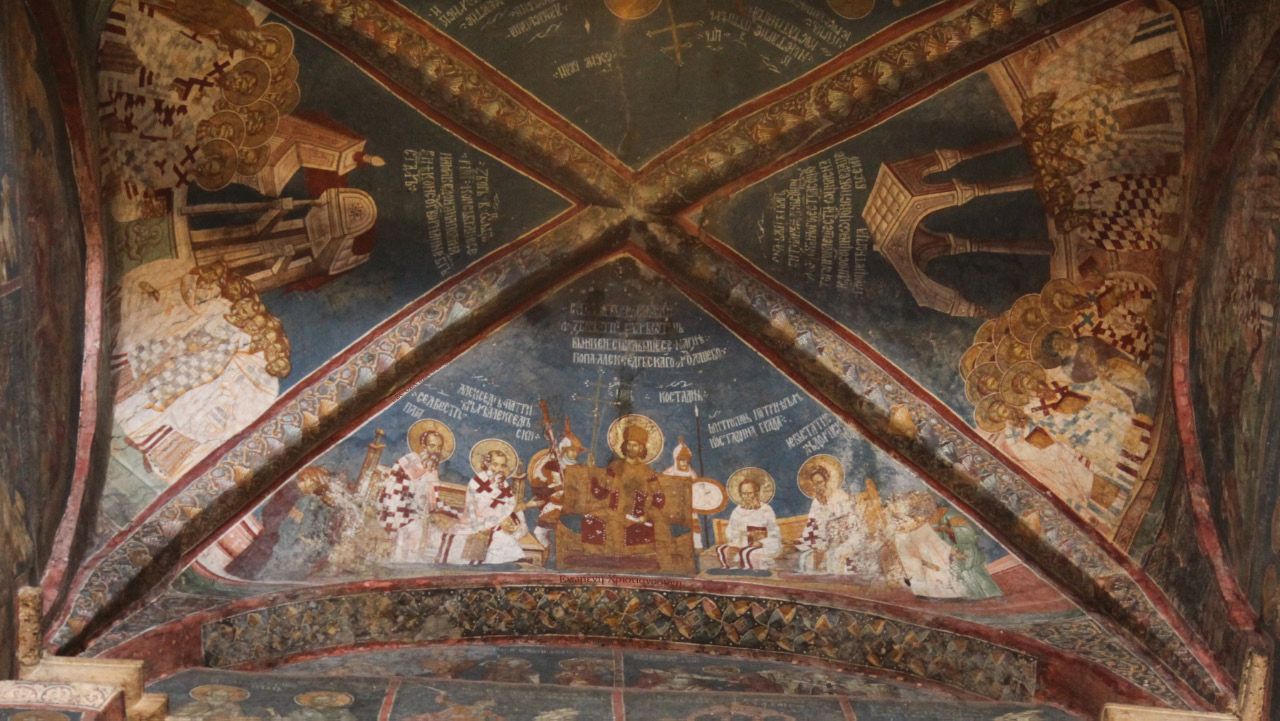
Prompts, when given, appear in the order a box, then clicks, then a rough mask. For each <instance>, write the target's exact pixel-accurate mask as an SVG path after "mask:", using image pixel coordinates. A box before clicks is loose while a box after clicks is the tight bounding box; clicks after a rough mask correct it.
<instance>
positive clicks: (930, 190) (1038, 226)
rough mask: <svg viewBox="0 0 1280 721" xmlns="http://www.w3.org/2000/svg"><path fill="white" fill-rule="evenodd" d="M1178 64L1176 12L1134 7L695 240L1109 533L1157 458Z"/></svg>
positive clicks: (975, 83)
mask: <svg viewBox="0 0 1280 721" xmlns="http://www.w3.org/2000/svg"><path fill="white" fill-rule="evenodd" d="M1187 63H1188V61H1187V55H1186V50H1185V48H1184V47H1183V44H1182V41H1181V39H1180V36H1179V34H1178V26H1177V23H1176V19H1175V17H1174V16H1173V15H1172V14H1170V13H1163V12H1157V11H1154V10H1150V9H1148V8H1147V7H1146V6H1143V5H1138V4H1126V5H1123V6H1121V7H1119V8H1117V9H1114V10H1111V11H1109V12H1107V13H1105V14H1103V15H1101V16H1099V17H1098V18H1096V19H1095V20H1093V21H1091V22H1089V23H1085V24H1084V25H1082V26H1078V27H1076V28H1072V29H1071V30H1068V31H1065V32H1063V33H1060V34H1059V35H1057V36H1055V37H1054V38H1053V39H1052V40H1049V41H1045V42H1042V43H1040V44H1037V45H1034V46H1032V47H1030V48H1028V49H1027V50H1024V51H1022V52H1020V53H1017V54H1015V55H1013V56H1011V57H1009V58H1006V59H1005V60H1003V61H1001V62H998V63H995V64H993V65H991V66H989V67H987V68H986V69H984V70H983V71H982V72H980V73H977V74H975V75H973V76H970V77H968V78H966V79H964V80H962V81H960V82H958V83H957V84H955V85H954V86H952V87H950V88H948V89H946V90H944V91H942V92H940V93H938V94H937V95H935V96H933V97H931V98H929V99H928V100H926V101H924V102H922V103H921V104H919V105H917V106H915V107H913V108H911V109H909V110H906V111H904V112H902V113H900V114H898V115H896V116H894V117H893V118H891V119H889V120H887V121H885V122H883V123H882V124H880V125H878V126H876V127H874V128H872V129H870V130H867V131H865V132H863V133H861V134H859V135H857V136H855V137H853V138H851V139H849V140H847V141H844V142H842V143H840V144H838V145H835V146H833V147H831V148H829V149H827V150H824V151H822V152H820V153H818V154H817V155H813V156H811V157H808V158H806V159H804V160H801V161H800V162H798V163H796V164H794V165H791V166H790V167H787V168H784V169H782V170H779V171H777V172H775V173H774V174H772V175H770V176H768V177H766V178H764V179H762V180H760V181H758V182H755V183H754V184H752V185H749V186H747V187H745V188H742V189H740V190H738V191H736V192H729V193H721V194H718V195H716V196H713V197H712V198H711V199H709V200H708V201H706V202H705V203H704V204H702V205H700V206H699V207H697V208H696V209H695V213H694V214H693V215H691V216H690V219H689V223H690V227H695V226H696V228H697V229H700V230H704V231H706V232H707V233H709V234H710V235H711V236H713V237H714V238H715V239H717V240H719V241H721V242H723V243H724V244H726V245H727V246H728V247H729V248H731V249H732V250H733V251H734V252H736V253H738V254H740V255H741V256H742V257H744V258H745V259H746V260H748V261H749V262H750V263H752V264H754V265H755V266H756V267H758V268H760V269H761V270H762V271H764V272H766V273H768V274H769V275H771V276H772V277H773V278H775V279H777V280H778V281H779V282H781V283H782V284H784V285H786V286H787V287H788V288H790V289H792V290H793V291H794V292H796V293H797V294H798V295H800V296H801V297H802V298H804V299H805V300H806V301H808V302H810V303H812V304H813V305H814V306H816V307H817V308H818V309H819V310H820V311H822V312H823V313H826V314H828V315H829V316H831V317H832V318H833V319H834V320H835V321H836V322H838V323H840V324H842V325H845V326H846V327H848V328H849V329H850V330H852V331H853V332H854V333H856V334H857V335H858V336H859V337H861V338H863V339H865V340H866V341H867V342H868V343H870V344H871V346H872V347H873V348H875V350H876V351H878V352H879V353H881V354H882V355H883V356H884V357H885V358H886V359H888V360H889V361H890V362H891V363H893V364H894V365H897V366H898V367H900V368H902V369H903V370H904V371H906V372H907V374H909V375H910V376H911V377H912V378H914V379H915V380H916V381H917V382H919V383H920V384H921V385H922V386H923V387H924V388H925V389H926V390H927V391H929V392H930V393H932V394H934V395H936V396H937V397H938V399H939V400H941V401H942V402H943V403H945V404H946V405H948V406H950V407H951V408H952V409H953V410H954V411H956V412H957V413H959V414H960V415H961V416H962V417H964V418H965V420H966V421H967V422H969V423H970V424H972V425H973V426H974V427H975V428H976V429H977V430H978V431H979V432H980V433H981V434H982V435H983V437H984V438H986V440H988V441H989V442H990V443H991V444H992V445H993V446H994V447H995V448H997V449H998V450H1000V451H1002V452H1003V453H1004V454H1006V455H1007V456H1008V457H1009V458H1011V459H1013V460H1014V461H1015V462H1017V463H1018V464H1019V465H1021V466H1022V467H1024V468H1025V469H1026V470H1028V471H1029V472H1030V473H1031V475H1033V476H1034V477H1036V478H1037V479H1038V480H1039V481H1041V482H1042V483H1043V484H1044V485H1045V486H1046V487H1048V488H1049V489H1050V490H1051V491H1052V492H1053V493H1054V494H1055V495H1057V496H1058V497H1059V498H1061V499H1062V500H1064V501H1065V502H1067V503H1068V504H1069V505H1070V506H1071V507H1072V508H1073V509H1074V510H1075V511H1076V512H1077V513H1078V514H1079V515H1080V516H1082V517H1083V518H1085V519H1086V520H1087V521H1089V522H1090V523H1091V524H1093V525H1094V526H1095V527H1097V528H1099V529H1100V530H1102V531H1104V532H1105V533H1107V534H1108V535H1111V534H1114V533H1115V532H1116V530H1117V528H1118V527H1119V526H1120V524H1121V523H1122V522H1124V519H1125V518H1126V514H1127V513H1128V510H1129V508H1130V502H1131V501H1132V500H1133V498H1134V497H1135V495H1136V492H1137V490H1138V489H1139V488H1140V487H1141V486H1142V484H1143V482H1144V481H1145V479H1146V476H1147V474H1148V473H1149V471H1150V468H1151V466H1152V464H1153V463H1154V462H1155V461H1156V459H1157V458H1159V457H1160V456H1161V451H1160V449H1159V440H1160V437H1161V434H1160V427H1161V423H1162V422H1163V419H1164V415H1165V413H1164V408H1165V406H1164V403H1163V399H1162V397H1161V396H1160V394H1159V389H1160V387H1161V383H1162V380H1163V368H1164V340H1163V337H1162V331H1161V329H1162V328H1163V326H1164V324H1165V319H1166V318H1167V311H1168V305H1169V304H1168V302H1167V299H1168V294H1169V290H1168V288H1169V284H1170V283H1171V282H1172V281H1171V279H1170V277H1169V276H1170V274H1171V269H1170V268H1169V267H1167V265H1166V263H1165V258H1166V257H1169V255H1170V253H1171V252H1172V251H1175V250H1176V249H1177V244H1178V242H1179V240H1178V238H1177V236H1176V235H1175V234H1174V233H1175V231H1176V228H1177V222H1178V218H1179V217H1180V215H1179V208H1180V192H1181V191H1180V183H1181V179H1180V175H1179V173H1180V167H1181V153H1182V148H1183V144H1184V142H1185V121H1184V116H1185V113H1186V110H1185V108H1184V106H1183V101H1182V97H1183V91H1184V87H1185V84H1186V83H1187V82H1188V81H1187V69H1188V64H1187ZM908 328H909V329H910V331H907V330H906V329H908ZM1139 510H1140V511H1142V510H1145V509H1139ZM1141 516H1142V513H1141V512H1138V513H1136V514H1134V518H1133V521H1131V522H1136V521H1139V520H1140V518H1141Z"/></svg>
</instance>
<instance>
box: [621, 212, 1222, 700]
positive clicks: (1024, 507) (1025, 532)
mask: <svg viewBox="0 0 1280 721" xmlns="http://www.w3.org/2000/svg"><path fill="white" fill-rule="evenodd" d="M649 231H650V232H649V233H647V234H645V235H644V236H642V238H643V239H644V240H643V245H644V247H645V249H646V250H647V251H648V252H649V253H650V254H651V256H652V257H653V258H654V259H655V262H656V263H658V264H660V266H661V267H662V269H663V271H664V272H665V273H667V274H668V275H670V276H671V277H673V278H674V279H676V280H677V281H678V282H679V283H680V284H681V285H682V290H684V291H685V292H686V293H688V294H693V295H694V297H696V298H701V300H700V301H699V302H700V303H708V304H710V305H711V306H712V307H715V308H718V309H719V311H720V312H721V313H722V314H724V316H726V318H727V319H728V322H732V323H734V324H735V325H738V326H740V327H741V328H742V329H743V332H744V333H746V334H747V336H748V337H751V338H754V339H756V341H757V342H758V343H759V344H760V345H762V346H764V347H765V348H767V349H769V350H770V351H771V352H772V353H774V354H776V355H777V357H778V358H779V360H780V362H782V363H785V364H786V366H787V367H789V368H791V369H793V371H794V372H795V373H796V374H797V375H798V376H800V377H801V378H803V379H805V380H806V381H807V382H808V383H809V384H811V385H812V386H813V387H814V388H815V393H816V394H818V395H819V396H821V397H825V398H826V399H827V401H828V402H829V403H831V404H832V406H833V407H834V408H836V409H838V410H839V411H840V412H841V413H842V414H844V415H846V416H847V417H848V419H849V420H850V421H851V422H853V423H855V424H857V425H859V426H860V427H861V428H862V429H863V430H864V431H865V433H866V435H867V437H868V438H870V439H873V440H874V441H876V442H877V443H879V444H881V445H882V447H884V448H885V449H886V450H888V451H889V452H890V453H892V454H894V455H895V456H896V457H898V458H900V459H903V460H905V461H907V462H908V463H909V464H910V465H911V466H912V467H913V468H915V469H916V470H917V472H919V473H920V474H921V476H922V478H924V479H925V480H926V481H927V482H928V483H929V485H931V486H932V487H934V488H935V490H937V491H939V492H940V493H942V494H943V495H944V496H945V497H947V498H948V500H953V501H954V502H956V503H957V505H959V506H960V507H962V508H964V509H965V510H967V511H969V512H971V513H973V514H974V515H975V517H977V518H980V519H982V520H983V521H984V525H985V526H986V528H987V529H988V530H989V532H990V533H991V534H992V536H993V537H994V538H995V539H996V540H997V541H1000V542H1002V543H1004V544H1005V545H1006V547H1007V548H1008V549H1009V550H1010V551H1011V552H1013V553H1015V554H1016V555H1018V556H1019V557H1021V558H1023V559H1024V561H1025V562H1027V563H1028V565H1031V566H1033V567H1035V568H1038V569H1040V570H1041V572H1042V573H1043V574H1044V575H1045V576H1046V577H1047V579H1048V580H1050V582H1051V583H1052V584H1053V585H1054V586H1055V587H1057V588H1058V589H1059V590H1060V591H1062V592H1063V593H1064V595H1066V596H1067V597H1068V598H1070V599H1071V600H1073V601H1075V602H1076V603H1077V604H1078V605H1080V606H1081V608H1082V609H1085V610H1086V611H1089V612H1091V614H1093V615H1094V616H1095V617H1096V620H1098V621H1099V622H1101V623H1103V625H1104V627H1106V628H1108V629H1110V630H1113V631H1114V632H1115V633H1116V635H1117V636H1118V637H1119V638H1121V639H1123V640H1124V641H1126V642H1127V645H1130V646H1133V647H1136V648H1139V649H1141V651H1142V655H1143V656H1144V657H1145V658H1147V659H1148V660H1149V661H1152V662H1154V663H1155V664H1158V667H1160V668H1166V669H1169V670H1171V671H1172V672H1173V673H1172V674H1171V677H1176V678H1177V679H1180V680H1181V681H1183V682H1185V683H1186V684H1189V687H1190V688H1191V689H1194V692H1195V694H1196V695H1198V696H1199V697H1200V699H1202V700H1201V701H1198V702H1197V701H1194V700H1192V699H1187V698H1185V697H1184V701H1188V702H1189V703H1199V704H1204V703H1205V702H1206V701H1208V702H1212V701H1213V700H1214V699H1215V697H1217V696H1219V695H1226V696H1227V697H1228V698H1230V697H1231V694H1233V692H1234V691H1233V689H1234V683H1233V681H1232V680H1231V678H1230V675H1229V674H1228V673H1227V672H1226V670H1225V669H1223V668H1222V667H1221V666H1220V665H1219V664H1218V663H1217V662H1216V660H1215V659H1214V658H1213V655H1212V653H1211V652H1210V651H1209V650H1208V649H1207V648H1206V647H1205V646H1204V644H1203V643H1202V642H1201V641H1200V640H1199V639H1198V638H1197V637H1196V635H1195V634H1194V632H1192V631H1191V629H1190V627H1189V626H1188V624H1187V623H1186V621H1185V620H1184V619H1182V617H1181V616H1180V615H1179V614H1177V612H1176V611H1174V610H1173V609H1172V607H1171V606H1170V604H1169V603H1168V602H1167V600H1166V599H1164V598H1163V594H1162V593H1161V592H1160V591H1159V589H1158V588H1156V587H1155V585H1154V584H1153V583H1152V582H1151V581H1150V579H1149V578H1148V577H1147V576H1146V574H1145V572H1143V571H1142V569H1141V568H1139V567H1138V565H1137V564H1136V563H1134V562H1133V561H1132V560H1131V559H1129V558H1128V557H1127V556H1124V554H1122V553H1121V552H1120V551H1119V550H1118V549H1115V548H1114V547H1112V546H1111V545H1110V544H1108V543H1107V542H1106V541H1105V540H1104V539H1102V538H1101V537H1100V535H1099V534H1098V533H1097V531H1096V530H1094V529H1092V528H1091V527H1088V526H1087V525H1086V524H1085V523H1084V522H1083V521H1082V520H1080V519H1079V518H1078V517H1077V516H1076V515H1075V514H1073V513H1071V512H1069V511H1068V510H1066V508H1065V506H1064V504H1063V503H1062V502H1061V501H1060V500H1058V499H1057V498H1056V497H1053V496H1052V494H1049V493H1048V492H1047V491H1045V490H1044V489H1043V487H1041V486H1040V485H1039V484H1038V483H1037V482H1035V481H1034V479H1031V478H1030V477H1029V476H1028V475H1027V474H1026V473H1025V472H1024V471H1022V470H1021V469H1020V468H1018V467H1017V466H1016V465H1014V464H1012V463H1010V462H1008V461H1007V460H1005V459H1003V458H1002V457H1000V455H999V454H998V453H996V452H995V451H994V450H993V449H989V448H987V447H986V446H985V444H984V443H982V442H981V441H980V440H977V439H976V438H975V437H974V434H973V433H972V432H971V431H969V430H967V429H966V428H965V427H964V424H963V422H961V421H960V420H959V419H958V418H956V417H954V413H951V412H949V411H948V410H946V409H945V408H944V407H942V406H941V404H940V403H938V402H936V400H934V399H932V398H931V396H929V394H928V393H927V392H925V391H924V390H923V389H920V388H919V387H917V386H916V384H915V383H914V382H913V381H911V380H910V379H909V378H907V377H906V376H905V374H903V373H902V372H901V371H898V370H897V369H896V368H894V367H892V365H891V364H889V363H888V361H884V360H883V359H876V358H875V357H874V351H872V350H871V349H870V347H869V346H866V344H865V343H862V342H861V341H856V339H855V341H856V342H854V341H851V340H850V339H853V338H854V337H853V335H852V334H851V333H848V331H844V330H843V329H839V330H837V329H838V328H839V326H838V325H837V324H835V322H834V321H831V320H830V319H827V318H825V317H824V316H823V315H822V314H821V313H820V312H819V311H817V310H815V309H813V308H812V307H809V306H808V304H807V303H805V302H804V301H803V300H800V299H799V298H796V297H794V296H793V294H791V293H790V292H789V291H786V290H784V289H782V288H780V287H779V286H777V284H776V283H773V282H770V281H767V280H764V279H762V278H758V277H756V275H755V274H752V273H750V272H749V271H748V270H747V269H746V268H745V267H744V266H743V265H742V264H741V263H742V262H741V261H738V260H737V259H734V258H732V256H731V255H730V253H729V252H727V251H724V250H721V249H718V248H715V247H714V246H713V243H714V241H709V240H708V239H706V238H701V239H698V238H695V237H693V236H692V235H690V232H693V231H691V230H690V229H687V228H686V229H680V228H675V227H672V226H663V225H659V224H657V223H652V224H650V225H649ZM694 289H696V290H694ZM860 345H861V346H862V347H859V346H860ZM873 387H879V389H880V390H882V391H883V390H884V389H885V388H890V389H892V390H890V391H887V392H883V393H881V394H880V395H881V396H883V397H882V398H881V399H880V400H879V401H877V400H873V399H872V394H871V393H870V392H869V391H870V390H871V389H872V388H873ZM900 408H901V409H905V410H906V412H907V414H908V416H909V417H910V418H912V419H914V420H913V422H912V425H913V426H915V428H916V429H917V434H916V435H912V434H910V433H903V431H902V426H901V424H900V423H898V422H895V419H894V413H895V411H898V412H899V415H901V411H899V409H900ZM1032 515H1034V518H1035V520H1036V522H1038V525H1039V526H1040V527H1041V532H1040V533H1037V532H1035V531H1033V530H1032V528H1031V526H1030V525H1029V521H1028V519H1029V518H1030V517H1031V516H1032ZM1153 597H1154V598H1155V599H1158V600H1152V599H1153ZM1180 685H1181V684H1177V683H1176V682H1175V684H1174V686H1175V687H1177V686H1180Z"/></svg>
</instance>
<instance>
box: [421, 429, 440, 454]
mask: <svg viewBox="0 0 1280 721" xmlns="http://www.w3.org/2000/svg"><path fill="white" fill-rule="evenodd" d="M422 453H423V455H424V456H426V457H435V458H439V457H440V456H442V455H444V439H443V438H441V437H440V436H438V435H436V434H435V433H429V434H427V438H426V442H425V443H424V444H423V446H422Z"/></svg>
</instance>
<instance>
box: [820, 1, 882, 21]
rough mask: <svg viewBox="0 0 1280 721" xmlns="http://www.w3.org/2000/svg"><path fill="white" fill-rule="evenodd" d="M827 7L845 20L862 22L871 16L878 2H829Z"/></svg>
mask: <svg viewBox="0 0 1280 721" xmlns="http://www.w3.org/2000/svg"><path fill="white" fill-rule="evenodd" d="M827 6H828V7H830V8H831V12H833V13H835V14H836V15H839V16H840V17H842V18H844V19H845V20H860V19H862V18H865V17H866V16H868V15H870V14H871V11H872V10H873V9H875V6H876V0H827Z"/></svg>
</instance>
